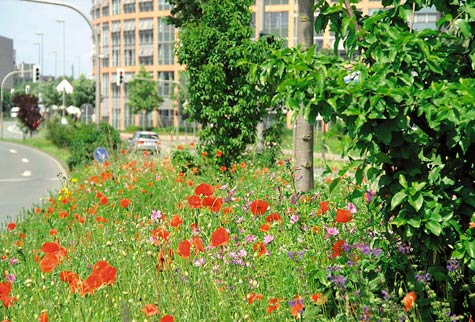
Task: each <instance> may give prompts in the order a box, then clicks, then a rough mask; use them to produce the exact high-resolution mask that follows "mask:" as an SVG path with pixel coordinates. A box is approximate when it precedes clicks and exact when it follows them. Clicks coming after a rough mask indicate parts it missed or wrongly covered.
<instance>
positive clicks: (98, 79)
mask: <svg viewBox="0 0 475 322" xmlns="http://www.w3.org/2000/svg"><path fill="white" fill-rule="evenodd" d="M21 1H27V2H36V3H43V4H50V5H55V6H62V7H67V8H69V9H72V10H74V11H76V12H77V13H79V14H80V15H81V17H83V18H84V20H86V22H87V24H88V25H89V28H91V32H92V38H93V39H94V47H95V65H96V113H95V114H96V123H97V124H98V125H99V121H100V116H101V63H100V57H101V47H100V43H99V33H98V31H97V30H96V28H95V27H94V26H93V24H92V22H91V20H90V19H89V18H88V17H87V15H85V14H84V13H83V12H82V11H81V10H79V9H78V8H76V7H75V6H73V5H70V4H68V3H64V2H58V1H55V0H21Z"/></svg>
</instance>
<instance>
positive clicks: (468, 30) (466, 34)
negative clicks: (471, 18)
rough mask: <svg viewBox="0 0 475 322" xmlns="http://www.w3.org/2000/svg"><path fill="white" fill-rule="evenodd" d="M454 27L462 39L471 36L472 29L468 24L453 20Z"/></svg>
mask: <svg viewBox="0 0 475 322" xmlns="http://www.w3.org/2000/svg"><path fill="white" fill-rule="evenodd" d="M454 25H455V26H456V27H457V28H459V30H460V31H461V32H462V35H463V36H464V37H467V38H469V37H470V36H471V35H472V27H471V26H470V23H469V22H468V21H466V20H462V19H457V20H455V23H454Z"/></svg>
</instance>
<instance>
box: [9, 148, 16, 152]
mask: <svg viewBox="0 0 475 322" xmlns="http://www.w3.org/2000/svg"><path fill="white" fill-rule="evenodd" d="M9 151H10V153H17V150H15V149H10V150H9Z"/></svg>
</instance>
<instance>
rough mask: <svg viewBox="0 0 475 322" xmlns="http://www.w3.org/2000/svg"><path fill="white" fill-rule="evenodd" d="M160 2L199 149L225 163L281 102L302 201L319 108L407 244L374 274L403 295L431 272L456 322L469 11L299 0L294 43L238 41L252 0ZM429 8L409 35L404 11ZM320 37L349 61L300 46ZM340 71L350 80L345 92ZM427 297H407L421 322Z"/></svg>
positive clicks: (444, 4) (467, 285) (467, 242)
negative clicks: (292, 125)
mask: <svg viewBox="0 0 475 322" xmlns="http://www.w3.org/2000/svg"><path fill="white" fill-rule="evenodd" d="M170 3H171V4H172V5H173V10H172V16H171V17H170V22H171V23H172V24H174V25H175V26H176V27H180V28H181V29H180V30H181V32H180V47H179V48H178V49H177V54H178V59H179V62H180V63H182V64H184V65H186V66H187V73H188V76H189V79H190V84H189V94H188V95H189V102H190V109H189V113H190V117H191V118H192V119H194V120H197V121H199V122H200V123H201V124H203V126H204V127H205V130H204V131H203V132H202V133H201V135H202V139H203V141H202V142H203V143H204V144H206V147H205V148H208V149H210V147H213V148H217V149H221V150H222V151H223V152H225V155H226V154H227V155H228V157H229V158H233V159H235V157H236V156H238V155H240V154H241V153H242V152H243V151H244V149H245V146H246V145H247V144H248V143H252V142H253V139H254V138H255V127H256V125H257V122H258V121H259V120H261V119H262V117H263V115H265V110H266V109H269V108H272V106H274V104H275V103H281V102H285V105H286V107H287V108H289V109H290V110H292V111H293V112H294V114H293V115H294V116H295V117H296V120H297V123H296V124H297V127H296V129H297V131H296V133H297V137H296V140H295V142H296V144H297V145H298V146H296V147H295V149H296V150H297V151H300V153H297V155H300V156H301V159H297V160H296V178H298V180H296V187H297V191H299V192H308V191H311V190H312V189H313V184H314V183H313V153H312V152H313V151H312V148H313V144H312V137H313V136H312V133H311V128H312V127H311V125H312V123H313V122H314V121H315V119H316V116H317V114H318V113H319V114H321V115H322V116H323V118H324V120H325V122H331V121H335V120H336V119H337V118H340V119H343V120H344V121H345V123H346V127H345V130H346V134H347V135H348V136H349V138H350V140H349V144H348V146H347V150H346V152H347V153H348V155H350V153H351V155H353V156H354V158H353V159H352V160H353V161H352V163H351V164H350V166H349V167H348V169H354V168H356V173H355V176H354V178H355V180H356V183H357V184H362V183H363V179H364V178H367V179H369V181H370V182H373V183H377V188H378V190H379V191H378V194H379V196H380V197H379V203H380V206H381V208H380V212H378V215H377V216H378V218H376V220H380V221H381V222H382V223H383V224H385V225H386V226H387V232H388V239H390V240H391V239H393V240H399V242H402V243H404V244H407V245H410V247H411V249H412V255H413V256H411V257H410V258H406V259H405V260H404V259H401V257H400V256H399V257H397V258H399V259H401V262H400V263H399V264H400V265H399V266H397V265H392V266H390V267H387V268H385V273H386V278H387V282H388V285H390V286H391V285H393V287H395V288H396V287H398V285H401V284H403V285H407V286H408V287H411V285H412V286H413V285H416V273H417V272H428V273H429V274H430V276H431V281H430V284H431V289H432V290H435V293H436V299H440V300H442V299H449V301H450V306H451V307H450V309H451V311H452V312H454V313H455V314H459V315H463V316H466V317H468V316H469V315H470V314H474V313H475V301H474V299H473V296H472V295H473V294H474V291H475V287H474V285H475V283H474V272H475V235H474V233H473V232H472V231H473V229H472V228H471V227H473V222H475V218H474V213H475V170H474V169H475V158H474V155H475V118H474V117H473V113H474V110H475V106H474V104H475V103H474V102H475V91H474V90H473V88H475V87H474V85H475V79H474V77H473V75H474V69H475V29H474V28H475V3H474V2H473V1H457V0H455V1H454V0H450V1H449V0H436V1H433V0H409V1H399V0H393V1H389V0H383V1H382V4H383V6H385V7H387V8H386V9H385V10H381V11H380V12H377V13H375V14H374V15H372V16H364V15H363V14H362V13H361V12H359V11H358V10H357V9H356V8H355V6H354V4H353V3H355V1H351V2H350V1H348V0H338V1H333V2H332V3H331V4H330V3H329V2H327V1H325V0H319V1H317V2H316V3H315V2H314V1H312V0H301V1H299V19H298V20H299V26H298V30H299V32H300V33H301V34H299V39H300V41H299V43H300V46H299V47H298V48H279V46H277V45H275V43H273V44H270V45H269V44H266V43H264V42H263V41H257V42H251V41H249V38H250V31H249V25H250V12H249V6H250V5H251V1H246V0H241V1H237V0H227V1H225V0H221V1H217V0H210V1H190V0H171V1H170ZM431 6H434V7H435V8H436V9H437V10H438V11H439V12H440V14H441V17H442V18H441V19H440V20H439V21H438V22H437V28H438V29H437V30H420V31H417V30H414V28H413V24H414V13H415V12H416V11H418V10H421V9H422V8H424V7H431ZM315 10H317V11H318V12H319V14H318V16H317V18H316V20H315V21H313V17H314V11H315ZM327 28H330V31H331V32H333V34H334V35H335V40H336V41H335V51H337V49H338V45H339V44H340V43H342V44H343V45H344V48H345V53H346V56H347V57H349V58H350V60H344V59H341V58H339V57H337V56H328V55H321V54H319V53H318V52H316V50H315V48H314V47H311V46H309V45H310V43H311V39H313V32H314V31H315V32H323V31H325V30H326V29H327ZM273 46H274V48H272V47H273ZM349 75H357V79H358V80H357V81H356V82H350V83H348V82H347V81H345V78H346V77H347V76H349ZM274 94H275V95H274ZM228 161H229V162H231V160H228ZM233 161H235V160H233ZM337 183H338V181H335V184H337ZM393 255H394V256H395V258H396V256H398V254H393ZM451 260H452V261H453V260H457V261H458V262H459V263H460V264H461V265H462V271H463V274H462V275H463V276H462V277H461V278H460V276H459V277H458V278H457V279H453V276H452V275H451V271H450V269H449V268H448V267H449V262H450V261H451ZM419 296H420V297H419ZM432 301H433V299H432V300H431V299H429V298H428V297H427V295H426V294H424V293H421V294H418V303H421V304H420V311H421V315H422V318H423V320H424V321H431V320H432V319H433V316H432V313H433V312H432V309H431V304H432Z"/></svg>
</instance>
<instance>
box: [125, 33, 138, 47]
mask: <svg viewBox="0 0 475 322" xmlns="http://www.w3.org/2000/svg"><path fill="white" fill-rule="evenodd" d="M124 46H128V47H130V46H135V30H127V31H124Z"/></svg>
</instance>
